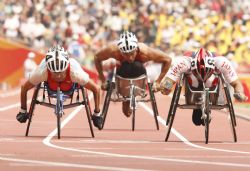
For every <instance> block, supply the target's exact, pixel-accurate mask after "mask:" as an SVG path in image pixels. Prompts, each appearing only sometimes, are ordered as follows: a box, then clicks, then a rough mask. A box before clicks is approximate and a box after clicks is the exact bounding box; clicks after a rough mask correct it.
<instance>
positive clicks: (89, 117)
mask: <svg viewBox="0 0 250 171" xmlns="http://www.w3.org/2000/svg"><path fill="white" fill-rule="evenodd" d="M81 91H82V96H83V99H84V102H85V104H84V106H85V111H86V114H87V118H88V122H89V128H90V132H91V136H92V137H95V135H94V131H93V126H92V122H91V109H90V103H89V97H88V93H87V90H86V89H84V88H82V87H81Z"/></svg>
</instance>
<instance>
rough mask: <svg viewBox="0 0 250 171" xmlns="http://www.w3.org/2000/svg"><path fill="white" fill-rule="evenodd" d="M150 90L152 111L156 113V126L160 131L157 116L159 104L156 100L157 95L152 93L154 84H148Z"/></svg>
mask: <svg viewBox="0 0 250 171" xmlns="http://www.w3.org/2000/svg"><path fill="white" fill-rule="evenodd" d="M148 89H149V94H150V101H151V105H152V109H153V112H154V118H155V124H156V129H157V130H159V122H158V119H157V116H159V112H158V108H157V103H156V99H155V95H154V93H153V91H152V83H148Z"/></svg>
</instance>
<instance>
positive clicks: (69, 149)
mask: <svg viewBox="0 0 250 171" xmlns="http://www.w3.org/2000/svg"><path fill="white" fill-rule="evenodd" d="M144 105H145V104H144ZM145 109H147V107H145ZM148 109H149V108H148ZM150 113H151V114H152V113H153V111H152V110H151V112H150ZM76 114H77V112H74V111H73V112H72V113H71V114H70V115H69V116H68V118H66V119H64V121H63V122H62V128H63V127H64V126H65V125H66V124H67V123H68V122H69V121H70V120H71V119H72V118H73V117H74V116H75V115H76ZM161 123H162V122H161ZM163 125H165V124H163ZM56 133H57V129H54V130H53V131H52V132H51V133H50V134H49V135H48V136H47V137H46V138H45V139H44V140H43V143H44V144H45V145H47V146H49V147H52V148H56V149H61V150H68V151H74V152H80V153H87V154H95V155H104V156H109V157H119V158H131V159H142V160H155V161H168V162H178V163H191V164H203V165H217V166H229V167H247V168H250V164H240V163H226V162H212V161H201V160H187V159H173V158H160V157H149V156H138V155H126V154H118V153H107V152H98V151H90V150H81V149H75V148H68V147H62V146H58V145H55V144H52V143H51V142H50V141H51V139H52V138H53V137H54V136H55V135H56ZM185 141H187V140H185ZM227 152H228V151H227Z"/></svg>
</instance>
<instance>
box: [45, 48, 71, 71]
mask: <svg viewBox="0 0 250 171" xmlns="http://www.w3.org/2000/svg"><path fill="white" fill-rule="evenodd" d="M46 65H47V68H48V69H49V70H50V71H51V72H62V71H65V70H66V69H67V68H68V66H69V55H68V52H67V51H66V50H64V48H63V47H61V46H60V45H56V46H54V47H52V48H50V49H49V50H48V52H47V54H46Z"/></svg>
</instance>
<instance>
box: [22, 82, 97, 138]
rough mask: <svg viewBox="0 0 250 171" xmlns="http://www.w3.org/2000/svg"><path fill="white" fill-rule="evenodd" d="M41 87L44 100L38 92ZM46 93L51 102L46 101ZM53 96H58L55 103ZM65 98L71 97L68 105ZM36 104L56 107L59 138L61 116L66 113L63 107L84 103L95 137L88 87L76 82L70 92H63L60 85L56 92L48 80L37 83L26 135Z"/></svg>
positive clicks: (27, 133)
mask: <svg viewBox="0 0 250 171" xmlns="http://www.w3.org/2000/svg"><path fill="white" fill-rule="evenodd" d="M41 89H43V97H42V101H41V100H39V99H38V94H39V91H40V90H41ZM79 90H81V92H82V97H83V100H82V101H79ZM46 92H47V93H46ZM75 93H76V94H77V96H76V102H73V96H74V94H75ZM46 94H47V96H48V101H49V102H45V96H46ZM51 98H56V102H55V104H52V103H51ZM65 99H70V103H69V104H67V105H64V104H63V101H64V100H65ZM36 104H40V105H42V106H47V107H50V108H54V109H55V115H56V117H57V137H58V139H60V138H61V117H62V115H63V114H64V112H63V109H67V108H71V107H76V106H79V105H84V106H85V110H86V114H87V118H88V122H89V127H90V132H91V136H92V137H94V131H93V126H92V123H91V109H90V103H89V98H88V94H87V91H86V89H84V88H83V87H82V86H78V85H77V84H74V86H73V87H72V89H71V90H70V91H68V92H62V91H61V90H60V88H59V87H58V88H57V91H56V92H55V91H52V90H50V89H49V87H48V85H47V82H44V83H43V85H42V83H40V84H39V85H37V86H36V88H35V90H34V94H33V97H32V101H31V105H30V108H29V121H28V124H27V128H26V134H25V136H28V135H29V129H30V125H31V121H32V116H33V114H34V110H35V106H36Z"/></svg>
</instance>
